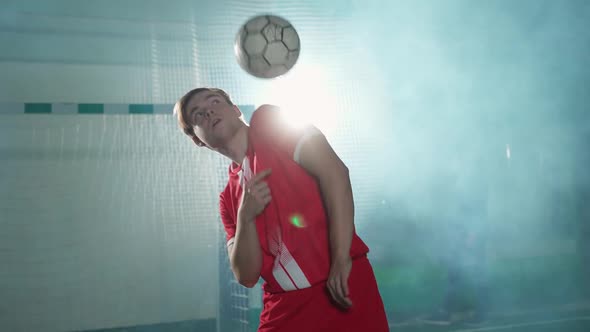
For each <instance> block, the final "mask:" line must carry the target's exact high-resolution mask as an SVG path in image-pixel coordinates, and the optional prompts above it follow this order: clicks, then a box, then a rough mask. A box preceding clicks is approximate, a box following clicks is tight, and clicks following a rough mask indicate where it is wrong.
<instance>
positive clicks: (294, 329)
mask: <svg viewBox="0 0 590 332" xmlns="http://www.w3.org/2000/svg"><path fill="white" fill-rule="evenodd" d="M348 287H349V288H348V290H349V293H350V300H351V301H352V307H351V308H349V309H347V310H342V309H339V308H338V307H337V306H336V305H334V304H333V302H332V301H331V297H330V293H329V292H328V290H327V288H326V284H325V283H322V284H318V285H314V286H312V287H309V288H305V289H301V290H296V291H290V292H285V293H278V294H271V293H264V297H263V302H264V307H263V309H262V313H261V315H260V326H259V328H258V332H302V331H305V332H326V331H327V332H329V331H337V332H346V331H350V332H359V331H360V332H364V331H371V332H386V331H389V325H388V323H387V317H386V315H385V309H384V307H383V301H382V300H381V295H380V294H379V290H378V289H377V281H376V280H375V275H374V273H373V268H372V267H371V264H370V263H369V260H368V259H367V257H364V256H363V257H359V258H357V259H355V260H353V262H352V270H351V271H350V276H349V278H348Z"/></svg>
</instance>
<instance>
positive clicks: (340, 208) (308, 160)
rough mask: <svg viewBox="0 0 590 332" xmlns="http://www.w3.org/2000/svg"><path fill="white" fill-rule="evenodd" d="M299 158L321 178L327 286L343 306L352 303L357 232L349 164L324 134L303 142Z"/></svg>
mask: <svg viewBox="0 0 590 332" xmlns="http://www.w3.org/2000/svg"><path fill="white" fill-rule="evenodd" d="M299 162H300V164H301V166H302V167H303V168H304V169H306V170H307V171H308V172H309V173H310V174H311V175H313V176H315V177H316V179H317V180H318V182H319V185H320V190H321V192H322V197H323V200H324V204H325V205H326V209H327V213H328V219H329V226H328V227H329V237H330V254H331V258H332V259H331V264H330V274H329V276H328V281H327V286H328V287H327V288H328V291H329V292H330V295H331V296H332V298H333V299H334V300H335V301H336V303H338V305H339V306H341V307H342V308H345V309H346V308H349V307H350V306H352V301H351V300H350V296H349V289H348V277H349V276H350V271H351V269H352V259H351V257H350V246H351V243H352V235H353V233H354V201H353V197H352V186H351V184H350V178H349V175H348V168H347V167H346V165H344V163H343V162H342V160H340V158H339V157H338V156H337V155H336V153H335V152H334V150H333V149H332V147H331V146H330V144H329V143H328V141H327V140H326V138H325V137H324V136H323V135H317V136H312V137H311V138H308V139H307V141H305V142H303V145H302V147H301V151H300V157H299Z"/></svg>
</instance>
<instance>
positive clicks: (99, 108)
mask: <svg viewBox="0 0 590 332" xmlns="http://www.w3.org/2000/svg"><path fill="white" fill-rule="evenodd" d="M78 113H80V114H103V113H104V105H103V104H78Z"/></svg>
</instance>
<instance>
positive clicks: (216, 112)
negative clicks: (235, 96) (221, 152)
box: [174, 88, 245, 149]
mask: <svg viewBox="0 0 590 332" xmlns="http://www.w3.org/2000/svg"><path fill="white" fill-rule="evenodd" d="M174 113H175V114H176V116H177V117H178V124H179V125H180V127H181V128H182V130H183V131H184V133H185V134H187V135H188V136H190V137H191V138H192V140H193V141H194V142H195V144H197V145H198V146H207V147H209V148H211V149H216V148H219V147H221V146H223V144H226V143H227V142H228V140H229V139H231V138H232V137H233V135H234V134H235V133H236V131H237V130H238V129H239V128H240V127H241V126H244V125H245V123H244V121H243V118H242V113H241V112H240V109H239V108H238V107H237V106H236V105H234V103H233V102H232V100H231V98H230V97H229V95H228V94H227V93H226V92H225V91H223V90H221V89H216V88H197V89H193V90H191V91H189V92H187V93H186V94H185V95H184V96H182V98H180V100H179V101H178V102H177V103H176V105H175V106H174Z"/></svg>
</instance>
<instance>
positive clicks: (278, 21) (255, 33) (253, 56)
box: [234, 15, 301, 78]
mask: <svg viewBox="0 0 590 332" xmlns="http://www.w3.org/2000/svg"><path fill="white" fill-rule="evenodd" d="M300 48H301V45H300V42H299V35H298V34H297V31H296V30H295V28H294V27H293V26H292V25H291V23H289V22H288V21H287V20H285V19H284V18H281V17H278V16H274V15H261V16H256V17H254V18H251V19H250V20H248V21H247V22H246V23H245V24H244V25H243V26H242V27H241V28H240V31H238V34H237V36H236V40H235V45H234V50H235V53H236V59H237V61H238V63H239V64H240V66H241V67H242V68H243V69H244V70H245V71H247V72H248V73H250V74H251V75H254V76H256V77H259V78H274V77H277V76H281V75H283V74H285V73H286V72H288V71H289V70H290V69H291V68H293V66H294V65H295V63H297V59H298V58H299V50H300Z"/></svg>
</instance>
